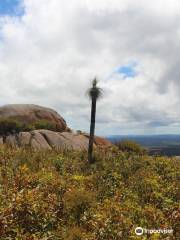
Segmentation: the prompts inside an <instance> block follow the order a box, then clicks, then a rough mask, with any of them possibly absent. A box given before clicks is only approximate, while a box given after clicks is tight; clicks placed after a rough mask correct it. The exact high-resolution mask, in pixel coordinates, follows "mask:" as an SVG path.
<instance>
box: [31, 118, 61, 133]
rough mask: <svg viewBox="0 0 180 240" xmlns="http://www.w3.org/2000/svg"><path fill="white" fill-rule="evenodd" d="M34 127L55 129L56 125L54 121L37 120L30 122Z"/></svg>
mask: <svg viewBox="0 0 180 240" xmlns="http://www.w3.org/2000/svg"><path fill="white" fill-rule="evenodd" d="M32 126H34V128H35V129H47V130H51V131H57V127H56V124H55V123H52V122H50V121H48V120H44V119H43V120H38V121H36V122H34V123H33V124H32Z"/></svg>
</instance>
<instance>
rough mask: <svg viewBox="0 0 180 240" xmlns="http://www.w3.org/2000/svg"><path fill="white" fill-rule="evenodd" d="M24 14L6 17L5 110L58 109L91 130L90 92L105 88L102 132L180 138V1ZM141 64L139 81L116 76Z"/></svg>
mask: <svg viewBox="0 0 180 240" xmlns="http://www.w3.org/2000/svg"><path fill="white" fill-rule="evenodd" d="M24 7H25V13H24V15H23V16H22V17H21V18H19V17H17V18H16V17H6V18H4V17H0V82H1V99H0V104H5V103H36V104H41V105H46V106H50V107H54V108H56V109H57V110H59V112H60V113H61V114H62V115H63V116H64V117H65V119H66V120H67V122H68V123H69V125H70V126H71V127H73V128H78V129H83V130H88V129H89V126H88V124H89V122H88V119H89V113H90V109H89V108H90V103H89V102H88V99H86V98H85V91H86V89H87V88H88V86H89V84H90V80H91V79H92V78H93V77H94V76H95V75H97V76H98V77H99V79H100V80H101V82H100V84H101V86H102V87H103V88H104V94H105V96H104V99H103V100H102V101H101V102H99V104H98V113H97V120H98V121H97V132H98V133H99V134H110V133H116V134H121V133H155V132H157V131H158V132H178V131H179V130H180V127H179V123H178V120H179V118H180V110H179V108H178V106H179V104H180V97H179V94H178V91H179V89H180V80H179V79H180V74H179V69H178V68H179V55H180V49H179V47H178V46H179V41H180V34H179V33H180V27H179V20H180V2H179V1H178V0H166V1H163V0H156V1H155V0H152V1H146V0H137V1H133V0H121V1H119V0H117V1H116V0H111V1H108V0H103V1H102V0H96V1H95V0H94V1H92V0H91V1H90V0H86V1H85V0H76V1H75V0H69V1H65V0H51V1H49V0H38V1H37V0H24ZM132 61H135V62H138V65H137V66H136V70H137V71H138V73H139V74H138V76H136V77H135V78H133V79H132V78H129V79H128V78H126V79H125V80H124V79H123V77H122V76H121V75H118V74H112V73H113V72H114V70H115V69H116V68H117V67H120V66H121V65H126V64H128V63H130V62H132Z"/></svg>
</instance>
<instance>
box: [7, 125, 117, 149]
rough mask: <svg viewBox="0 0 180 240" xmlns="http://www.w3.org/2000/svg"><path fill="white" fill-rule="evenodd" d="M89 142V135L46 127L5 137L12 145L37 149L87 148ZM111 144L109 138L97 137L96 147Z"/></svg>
mask: <svg viewBox="0 0 180 240" xmlns="http://www.w3.org/2000/svg"><path fill="white" fill-rule="evenodd" d="M88 142H89V137H88V135H83V134H75V133H70V132H53V131H50V130H44V129H43V130H34V131H31V132H21V133H19V134H16V135H9V136H7V137H6V138H5V139H4V143H6V144H7V145H9V146H11V147H30V148H33V149H36V150H52V149H55V150H87V149H88ZM111 145H112V144H111V143H110V142H109V141H108V140H105V139H103V138H100V137H95V141H94V147H99V146H103V147H110V146H111Z"/></svg>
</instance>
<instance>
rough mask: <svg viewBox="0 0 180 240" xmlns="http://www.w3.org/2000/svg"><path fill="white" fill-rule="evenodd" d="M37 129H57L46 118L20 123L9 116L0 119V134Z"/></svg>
mask: <svg viewBox="0 0 180 240" xmlns="http://www.w3.org/2000/svg"><path fill="white" fill-rule="evenodd" d="M37 129H47V130H51V131H57V130H58V129H57V127H56V124H54V123H52V122H50V121H47V120H38V121H35V122H33V123H31V124H26V123H22V122H20V121H18V120H15V119H11V118H2V119H0V135H1V136H4V135H5V136H6V135H8V134H14V133H19V132H30V131H32V130H37Z"/></svg>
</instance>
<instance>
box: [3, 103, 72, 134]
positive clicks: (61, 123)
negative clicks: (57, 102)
mask: <svg viewBox="0 0 180 240" xmlns="http://www.w3.org/2000/svg"><path fill="white" fill-rule="evenodd" d="M1 118H12V119H14V120H18V121H19V122H21V123H24V124H32V123H34V122H36V121H39V120H47V121H49V122H51V123H53V124H54V125H55V126H56V129H57V131H60V132H62V131H68V127H67V124H66V122H65V120H64V119H63V118H62V117H61V116H60V115H59V114H58V113H57V112H56V111H54V110H52V109H50V108H46V107H41V106H38V105H33V104H10V105H5V106H3V107H0V119H1Z"/></svg>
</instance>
